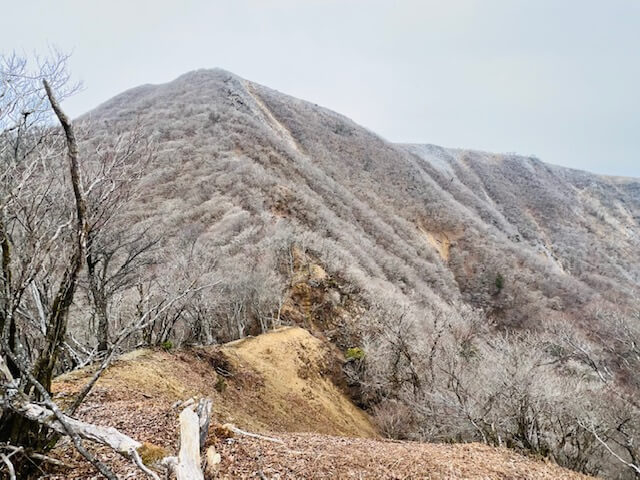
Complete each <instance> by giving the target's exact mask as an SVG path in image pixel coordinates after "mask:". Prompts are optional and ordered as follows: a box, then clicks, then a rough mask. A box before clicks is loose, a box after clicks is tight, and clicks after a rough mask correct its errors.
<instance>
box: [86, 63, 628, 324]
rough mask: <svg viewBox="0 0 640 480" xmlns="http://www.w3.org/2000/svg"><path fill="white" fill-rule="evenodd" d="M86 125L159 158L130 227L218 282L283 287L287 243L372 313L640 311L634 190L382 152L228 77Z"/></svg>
mask: <svg viewBox="0 0 640 480" xmlns="http://www.w3.org/2000/svg"><path fill="white" fill-rule="evenodd" d="M84 119H85V120H91V121H92V122H94V123H95V124H97V125H98V126H100V127H101V128H102V129H103V133H104V134H105V135H109V134H112V133H113V132H114V131H117V130H120V129H126V128H128V127H130V126H131V125H132V124H133V123H134V122H141V123H142V124H144V125H147V126H148V127H149V128H151V130H152V131H153V132H154V135H155V137H156V141H157V143H158V145H159V147H160V152H161V154H160V156H159V157H158V159H157V160H156V162H155V163H154V165H152V168H151V170H150V171H149V173H148V175H147V176H146V178H145V194H144V196H143V197H142V198H141V199H140V201H139V203H138V206H137V207H136V208H135V209H134V210H133V211H132V212H130V215H131V217H132V218H133V219H134V221H143V220H152V221H153V222H154V223H155V224H156V225H158V226H161V227H159V228H160V229H161V231H162V232H163V236H164V237H165V244H166V245H174V246H175V245H177V246H178V248H179V249H180V248H184V246H185V245H187V244H189V245H192V244H195V243H197V244H198V246H199V248H200V250H201V252H203V253H202V254H203V255H205V256H209V257H211V258H216V259H217V264H216V268H217V271H219V272H223V273H226V272H234V274H235V275H236V276H239V275H238V270H239V269H242V268H246V267H245V265H247V264H249V265H254V266H253V267H252V268H253V270H252V272H253V273H252V275H254V276H255V274H256V271H259V272H261V273H260V274H261V275H262V277H261V278H264V279H265V280H264V281H263V283H262V284H263V285H266V284H267V283H269V284H274V282H275V283H277V282H276V281H274V280H273V279H272V278H271V277H270V273H269V272H271V271H274V270H275V269H276V267H277V264H278V262H279V259H278V258H276V257H277V255H276V254H277V252H280V251H282V250H283V249H286V248H289V247H290V245H292V244H296V245H303V246H304V249H306V250H307V251H309V252H311V253H312V254H313V256H314V257H316V258H318V260H319V261H320V263H322V264H323V265H324V266H325V267H326V268H327V269H328V271H330V272H332V273H335V274H339V275H340V276H341V277H342V278H344V279H345V280H346V281H348V283H349V284H350V285H352V286H354V287H355V288H357V289H358V291H359V294H360V296H361V297H362V299H363V302H364V303H367V304H372V303H376V302H381V301H385V302H396V303H402V302H406V301H411V302H413V303H414V304H416V305H418V306H420V307H421V308H428V309H433V308H437V309H445V310H446V309H448V308H457V307H455V305H456V304H460V303H461V302H466V303H469V304H471V305H473V306H475V307H482V308H484V309H485V310H486V311H487V312H488V314H489V316H490V317H492V318H493V319H494V320H495V321H496V322H497V323H498V324H506V325H515V326H533V325H536V324H538V323H539V322H541V321H542V319H550V318H554V317H558V316H562V318H564V319H566V318H569V319H572V318H574V319H585V318H586V317H585V315H587V312H589V311H590V309H591V307H593V306H594V305H600V304H603V303H605V304H606V303H607V302H614V303H616V304H618V306H620V305H622V306H629V305H635V306H637V289H638V283H639V275H640V273H639V272H640V258H639V256H638V255H637V253H636V252H637V251H638V246H639V242H640V240H639V238H640V224H639V222H640V220H639V213H638V212H639V205H640V198H639V193H638V192H639V191H640V187H639V185H640V183H639V181H638V180H634V179H610V178H605V177H601V176H596V175H591V174H588V173H585V172H578V171H573V170H568V169H564V168H560V167H554V166H549V165H546V164H544V163H542V162H540V161H538V160H535V159H531V158H523V157H516V156H512V155H492V154H485V153H481V152H471V151H459V150H447V149H443V148H440V147H434V146H417V145H394V144H392V143H389V142H387V141H385V140H383V139H382V138H380V137H378V136H377V135H375V134H373V133H371V132H369V131H367V130H366V129H363V128H361V127H359V126H358V125H356V124H354V123H353V122H351V121H350V120H348V119H347V118H345V117H343V116H341V115H339V114H336V113H334V112H331V111H329V110H326V109H324V108H321V107H318V106H317V105H313V104H310V103H307V102H304V101H301V100H297V99H294V98H291V97H289V96H286V95H283V94H280V93H278V92H275V91H273V90H270V89H268V88H266V87H262V86H260V85H257V84H254V83H251V82H248V81H246V80H243V79H241V78H239V77H237V76H235V75H233V74H231V73H229V72H225V71H223V70H200V71H196V72H192V73H189V74H186V75H184V76H182V77H180V78H178V79H176V80H175V81H173V82H170V83H168V84H164V85H158V86H148V85H147V86H143V87H139V88H137V89H133V90H131V91H128V92H125V93H124V94H122V95H119V96H117V97H115V98H114V99H112V100H110V101H109V102H107V103H105V104H104V105H101V106H100V107H98V108H97V109H96V110H94V111H93V112H91V113H89V114H87V115H86V116H85V117H84ZM150 207H151V208H150ZM240 276H241V275H240ZM498 278H501V279H502V280H501V281H499V282H498V280H497V279H498ZM498 283H499V284H500V285H499V286H497V284H498ZM274 288H276V289H278V288H282V287H281V286H278V287H274ZM452 305H453V307H451V306H452ZM285 320H286V318H285ZM585 321H586V320H585ZM247 328H249V329H250V327H247Z"/></svg>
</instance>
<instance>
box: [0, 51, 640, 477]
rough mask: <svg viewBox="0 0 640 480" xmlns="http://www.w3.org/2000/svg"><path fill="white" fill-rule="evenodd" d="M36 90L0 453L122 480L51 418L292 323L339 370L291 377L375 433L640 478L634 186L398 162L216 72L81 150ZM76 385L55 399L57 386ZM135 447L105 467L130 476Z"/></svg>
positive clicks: (488, 167)
mask: <svg viewBox="0 0 640 480" xmlns="http://www.w3.org/2000/svg"><path fill="white" fill-rule="evenodd" d="M11 68H14V70H15V69H16V68H17V67H16V66H15V65H13V66H12V65H11V64H10V63H8V64H5V71H12V70H11ZM18 69H19V68H18ZM56 74H57V70H55V69H53V70H52V71H50V72H44V74H43V76H44V77H45V79H46V78H48V77H51V76H54V77H55V75H56ZM6 78H13V77H10V76H7V77H6ZM38 80H39V78H38ZM66 81H67V78H66V77H64V76H63V77H62V78H61V79H60V85H59V86H58V85H56V84H54V90H56V89H57V91H58V94H59V95H61V96H62V92H64V95H66V94H67V93H69V92H68V91H67V90H60V89H61V88H62V87H63V86H65V85H67V84H66ZM7 84H10V82H8V83H7ZM27 84H28V85H27V86H26V87H25V89H24V90H23V92H22V94H23V95H25V96H26V97H28V96H29V95H35V97H36V98H40V99H41V103H42V102H43V103H42V104H43V105H44V106H45V108H47V109H48V108H49V107H50V106H53V107H54V113H55V114H56V116H57V118H59V119H61V120H60V124H61V125H62V127H63V130H60V131H58V129H57V128H56V127H52V126H51V124H50V123H49V124H43V123H41V122H34V123H28V122H27V118H28V117H27V116H24V121H23V120H21V118H20V116H19V115H18V116H17V117H16V118H17V120H15V118H14V117H12V116H11V115H9V117H8V120H6V119H5V120H6V121H5V123H6V125H5V124H3V127H4V126H7V125H8V126H9V127H10V128H6V129H5V130H4V131H3V133H2V136H0V154H1V155H2V158H3V161H4V160H5V159H6V161H7V163H6V164H7V165H8V167H7V168H6V173H5V175H4V176H3V177H2V180H3V183H2V188H3V190H2V192H1V193H2V199H1V200H2V202H3V203H2V212H3V213H2V215H3V217H2V219H0V220H1V221H0V233H2V236H3V238H2V240H3V243H2V247H3V263H2V266H3V277H2V278H3V293H2V295H3V296H2V308H3V310H2V316H1V317H0V320H2V330H3V340H2V352H3V357H2V358H3V362H2V365H0V366H3V370H2V374H3V379H4V380H3V381H4V387H3V389H4V392H5V393H3V396H2V399H3V417H2V422H0V441H2V442H4V443H6V444H7V445H13V448H22V446H25V451H26V452H27V453H25V456H27V457H28V452H30V451H31V450H34V451H36V452H42V451H45V453H46V452H48V451H49V450H50V449H51V448H52V447H53V445H55V443H56V441H57V439H58V437H59V435H67V436H69V437H70V438H72V439H73V441H74V444H75V445H76V447H77V449H78V451H79V452H80V453H81V454H82V455H83V456H84V458H86V459H88V460H89V461H90V462H91V463H92V464H93V465H94V467H95V468H97V469H98V470H99V471H100V472H101V473H102V474H103V475H105V476H107V477H108V478H115V477H109V476H108V475H109V471H108V467H107V466H106V465H103V464H102V463H100V462H99V461H97V460H96V462H95V463H94V462H93V457H92V456H91V454H90V453H87V455H85V454H84V453H83V452H82V446H81V445H82V444H81V442H80V440H81V439H80V438H79V437H78V435H79V433H78V432H76V431H75V430H74V428H75V427H74V424H73V423H71V424H69V425H67V424H66V423H65V421H67V422H68V421H69V420H68V417H65V416H64V415H69V416H73V415H74V413H75V412H76V411H78V412H81V413H82V412H83V410H82V408H81V404H82V403H83V401H85V399H87V401H90V402H95V395H99V394H105V393H104V391H105V390H104V388H102V387H101V388H100V389H98V390H97V391H96V390H95V389H94V386H95V385H96V384H97V385H102V384H100V383H99V381H98V377H99V376H100V375H101V374H102V373H103V372H105V371H108V367H109V365H110V363H111V361H112V360H113V359H115V358H116V357H117V356H118V355H120V354H122V353H124V352H127V351H130V350H134V349H138V348H140V347H154V348H158V349H162V350H164V351H167V352H171V351H174V350H176V349H188V348H195V347H196V346H198V347H199V346H202V345H213V344H222V343H225V342H230V341H233V340H237V339H240V338H243V337H247V336H256V335H259V334H262V333H266V332H268V331H270V330H273V329H275V328H278V327H281V326H288V325H293V326H299V327H303V328H304V329H306V330H308V331H309V332H311V333H312V334H313V335H315V336H316V337H318V338H321V339H322V340H323V341H326V343H327V345H328V347H327V348H329V350H330V351H331V352H332V353H331V355H328V356H327V358H329V357H331V361H328V360H326V359H325V357H322V358H313V359H312V358H311V357H309V359H304V358H302V357H304V355H305V354H304V351H301V352H300V353H299V359H301V361H302V362H303V364H304V362H305V361H307V363H309V362H311V363H314V365H315V367H316V369H317V367H318V365H317V364H318V363H322V368H320V371H321V375H326V376H327V377H331V378H332V382H334V383H335V384H336V385H338V386H339V387H340V389H341V391H342V392H343V393H345V394H348V395H349V397H350V399H351V400H352V401H353V402H354V403H355V404H356V405H357V406H358V407H360V408H361V409H363V410H364V411H365V412H367V414H368V415H370V417H371V418H372V422H373V423H372V425H375V427H373V428H375V429H376V430H377V431H378V432H379V433H380V434H381V435H384V436H387V437H390V438H394V439H399V440H412V441H420V442H437V443H447V442H482V443H484V444H486V445H489V446H495V447H509V448H512V449H515V450H517V451H519V452H520V453H525V454H527V455H533V456H536V457H537V458H545V459H548V460H550V461H553V462H555V463H557V464H559V465H560V466H562V467H565V468H569V469H573V470H576V471H577V472H581V473H585V474H591V475H602V476H605V477H606V478H624V479H626V478H636V477H637V476H638V475H640V405H639V404H638V402H637V398H638V395H639V394H640V382H639V381H638V378H637V375H636V372H637V369H638V368H639V367H640V347H639V346H638V345H640V292H639V288H640V253H639V252H640V179H633V178H613V177H605V176H601V175H595V174H590V173H587V172H582V171H576V170H570V169H567V168H562V167H557V166H553V165H548V164H545V163H543V162H541V161H540V160H538V159H536V158H529V157H521V156H517V155H512V154H492V153H486V152H478V151H468V150H458V149H450V148H442V147H437V146H433V145H414V144H411V145H408V144H394V143H391V142H389V141H386V140H385V139H383V138H381V137H379V136H378V135H376V134H375V133H373V132H371V131H369V130H367V129H365V128H363V127H360V126H358V125H356V124H355V123H353V122H352V121H351V120H349V119H348V118H345V117H344V116H341V115H340V114H337V113H335V112H332V111H329V110H327V109H325V108H322V107H320V106H318V105H314V104H311V103H308V102H305V101H302V100H298V99H295V98H292V97H289V96H287V95H284V94H281V93H279V92H276V91H274V90H271V89H269V88H266V87H263V86H261V85H257V84H255V83H252V82H250V81H247V80H244V79H242V78H239V77H237V76H236V75H234V74H232V73H229V72H226V71H224V70H219V69H215V70H198V71H194V72H191V73H187V74H185V75H183V76H181V77H179V78H178V79H176V80H174V81H172V82H170V83H167V84H163V85H143V86H140V87H137V88H134V89H132V90H129V91H126V92H124V93H122V94H120V95H118V96H116V97H115V98H113V99H111V100H109V101H108V102H106V103H104V104H102V105H100V106H98V107H97V108H96V109H95V110H93V111H91V112H88V113H86V114H85V115H83V116H82V117H81V118H79V119H77V120H76V121H74V122H73V130H72V129H71V125H70V123H71V122H70V121H68V119H67V121H68V122H69V124H67V123H65V121H64V119H65V117H64V116H63V115H64V114H63V113H62V112H61V111H59V110H60V107H59V106H58V105H57V104H56V103H55V96H54V93H55V92H52V91H51V88H48V90H46V92H45V94H46V95H45V94H42V92H41V91H40V90H39V87H33V88H35V90H33V91H31V90H29V89H30V88H32V87H31V86H30V85H31V84H29V83H28V82H27ZM38 85H39V83H38ZM7 91H8V90H7ZM38 95H40V97H38ZM7 98H8V100H7V99H5V100H4V101H9V100H11V101H13V100H12V99H11V98H10V97H7ZM0 100H1V98H0ZM14 103H15V102H14ZM25 104H28V102H25ZM9 105H14V104H12V103H9ZM16 105H18V107H20V108H22V105H21V104H20V102H18V103H17V104H16ZM38 105H40V104H38ZM18 107H16V108H18ZM39 108H41V107H40V106H37V107H36V110H34V111H38V112H40V110H38V109H39ZM56 108H57V109H56ZM6 111H7V110H5V112H6ZM9 111H10V110H9ZM43 111H44V110H43ZM43 115H45V114H44V113H43ZM0 118H2V117H0ZM29 118H31V117H29ZM12 122H13V123H12ZM14 124H15V125H18V126H17V127H15V125H14ZM74 131H75V137H77V144H76V143H75V142H76V138H75V137H73V136H70V135H72V134H73V133H74ZM22 132H24V133H22ZM25 139H26V140H25ZM72 140H73V141H72ZM65 145H66V146H65ZM74 148H75V149H77V151H76V150H74ZM74 152H75V156H74ZM68 162H70V163H69V164H70V165H71V166H72V168H71V170H70V171H69V172H70V173H68V172H67V170H68V169H69V167H68V166H67V163H68ZM74 165H75V167H74ZM74 169H75V170H74ZM74 175H75V176H74ZM17 180H20V181H19V182H18V181H17ZM71 187H73V188H71ZM74 212H75V213H74ZM67 259H68V260H67ZM71 280H72V281H71ZM58 285H60V286H59V287H58V288H57V286H58ZM56 288H57V289H56ZM56 292H57V293H56ZM303 350H304V349H303ZM336 362H337V364H336ZM325 363H326V365H325ZM5 364H6V365H5ZM336 365H338V366H337V367H336ZM215 367H216V368H217V370H216V371H217V372H218V375H222V377H220V378H223V377H224V372H225V371H226V370H225V368H223V367H224V366H223V367H221V366H220V365H218V364H216V365H215ZM325 367H326V368H325ZM329 367H331V368H329ZM87 368H89V369H93V370H92V371H93V372H95V373H93V374H92V375H93V376H92V375H86V379H85V380H86V381H87V385H86V386H85V387H83V388H81V387H78V386H77V385H74V388H73V392H72V394H71V393H67V394H65V395H66V396H63V397H61V398H58V397H56V396H55V394H54V391H55V389H53V388H52V382H53V380H52V377H53V376H55V375H59V374H62V373H65V372H68V371H73V370H82V371H83V372H86V369H87ZM304 368H305V367H300V369H302V370H304ZM220 369H222V370H220ZM300 369H298V370H297V372H298V374H300V371H301V370H300ZM32 372H35V373H32ZM227 373H229V372H227ZM303 377H304V375H303ZM110 378H111V377H110ZM224 378H226V377H224ZM224 378H223V380H222V381H224ZM83 379H84V377H83ZM236 380H237V379H236ZM236 380H234V381H236ZM220 388H221V389H223V387H220ZM92 389H93V391H92ZM7 392H9V393H7ZM16 392H17V393H16ZM218 393H221V392H220V391H219V392H218ZM107 395H108V393H107ZM145 395H146V394H145ZM69 396H70V397H71V398H68V397H69ZM145 398H146V397H145ZM340 398H342V397H340ZM341 401H342V400H341ZM58 403H60V404H61V405H63V406H64V413H63V412H61V411H57V410H56V409H57V408H58V407H57V405H58ZM67 404H68V405H67ZM41 405H44V407H42V408H46V409H49V410H47V412H53V413H55V414H56V415H55V418H57V419H58V420H57V421H59V422H60V425H61V426H60V425H58V426H56V428H54V427H53V426H52V423H51V422H52V421H49V420H47V419H46V418H45V417H44V414H39V416H34V415H33V414H32V413H33V411H34V408H36V406H41ZM79 408H80V410H78V409H79ZM345 408H346V407H345ZM84 412H85V413H84V415H87V416H89V417H91V412H90V411H86V410H85V411H84ZM45 413H46V412H45ZM53 413H52V414H51V415H50V417H47V418H53ZM43 418H45V419H44V420H43ZM65 418H66V419H67V420H65ZM105 418H107V417H105ZM16 419H20V420H16ZM90 420H96V419H95V418H90ZM97 420H98V421H99V420H100V418H98V419H97ZM18 421H20V422H23V424H24V425H27V427H25V428H26V429H25V430H24V432H28V433H24V434H23V433H19V432H18V431H17V430H16V428H15V425H16V422H18ZM98 423H99V422H98ZM34 425H35V426H34ZM241 426H242V425H241ZM272 428H277V427H273V426H272ZM52 429H53V430H55V431H54V432H53V433H52ZM287 431H293V432H295V431H296V430H295V428H288V429H287ZM76 437H78V438H76ZM82 438H83V439H84V440H86V439H87V438H86V437H82ZM76 441H78V442H80V444H79V445H80V447H78V445H77V444H76ZM135 444H136V445H139V443H135ZM16 445H18V447H16ZM27 447H28V448H27ZM137 448H138V447H135V448H134V450H133V451H131V450H123V451H120V452H119V453H121V454H122V455H123V456H124V457H126V458H128V459H130V460H132V461H133V462H134V463H136V464H140V462H141V460H140V458H139V455H138V454H137V453H136V452H137ZM363 448H364V447H363ZM116 450H117V449H116ZM12 451H13V450H12ZM21 451H22V450H21ZM14 454H15V452H14ZM39 455H41V454H39ZM33 458H34V457H31V460H33ZM143 460H144V459H143ZM145 465H146V463H145ZM165 466H166V465H165ZM148 468H160V467H157V466H154V465H152V464H149V465H146V466H144V465H142V466H141V471H145V469H147V470H148ZM238 468H240V467H238ZM242 468H244V466H243V467H242ZM247 468H249V467H247ZM305 468H306V467H305ZM224 469H227V471H232V470H233V469H232V468H231V467H230V466H229V465H225V464H224V459H223V470H224ZM152 473H153V472H152ZM385 478H386V477H385ZM390 478H391V477H390ZM532 478H533V477H532ZM545 478H546V477H545Z"/></svg>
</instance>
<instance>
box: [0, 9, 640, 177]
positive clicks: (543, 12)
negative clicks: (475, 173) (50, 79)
mask: <svg viewBox="0 0 640 480" xmlns="http://www.w3.org/2000/svg"><path fill="white" fill-rule="evenodd" d="M0 15H1V16H2V18H3V21H2V22H1V23H2V26H1V28H0V50H2V51H4V52H7V51H10V50H13V49H15V50H18V51H26V52H27V53H28V52H32V51H33V50H38V51H43V50H44V49H46V46H47V44H54V45H56V46H58V47H60V48H61V49H63V50H67V51H69V50H73V52H74V54H73V57H72V60H71V68H72V70H73V72H74V74H75V75H76V77H77V78H78V79H80V80H82V81H83V82H84V85H85V90H84V91H83V92H82V93H81V94H79V95H77V96H76V97H74V98H73V99H70V100H68V101H67V102H66V105H65V106H66V108H67V109H68V111H69V112H70V113H71V114H73V115H74V116H76V115H79V114H81V113H83V112H85V111H87V110H89V109H91V108H93V107H94V106H96V105H97V104H99V103H100V102H103V101H105V100H107V99H108V98H110V97H111V96H113V95H115V94H117V93H119V92H121V91H123V90H125V89H127V88H131V87H134V86H136V85H139V84H142V83H162V82H166V81H169V80H172V79H173V78H175V77H177V76H179V75H181V74H182V73H185V72H187V71H189V70H193V69H196V68H209V67H221V68H224V69H227V70H230V71H232V72H234V73H236V74H238V75H240V76H242V77H245V78H247V79H249V80H253V81H255V82H258V83H261V84H264V85H267V86H270V87H272V88H275V89H277V90H280V91H282V92H285V93H288V94H291V95H294V96H296V97H301V98H304V99H306V100H310V101H313V102H316V103H318V104H321V105H323V106H326V107H329V108H331V109H333V110H336V111H338V112H340V113H343V114H345V115H347V116H349V117H351V118H352V119H353V120H355V121H356V122H358V123H360V124H362V125H364V126H366V127H368V128H370V129H372V130H374V131H376V132H377V133H379V134H381V135H382V136H383V137H385V138H387V139H388V140H392V141H397V142H416V143H435V144H439V145H444V146H450V147H468V148H478V149H482V150H489V151H496V152H517V153H521V154H535V155H537V156H538V157H539V158H541V159H542V160H544V161H547V162H550V163H555V164H559V165H565V166H569V167H575V168H580V169H585V170H591V171H594V172H599V173H607V174H613V175H630V176H638V177H640V155H639V152H640V0H598V1H591V0H441V1H431V0H423V1H410V0H407V1H391V0H389V1H385V2H383V1H377V0H362V1H350V0H335V1H334V0H317V1H316V0H297V1H296V0H272V1H271V0H261V1H259V0H255V1H248V0H247V1H244V0H224V1H204V0H203V1H185V0H183V1H164V0H153V1H141V0H128V1H126V0H109V1H103V2H98V1H86V0H74V1H69V0H57V1H55V2H54V1H50V0H40V1H30V0H22V1H15V0H0Z"/></svg>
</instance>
